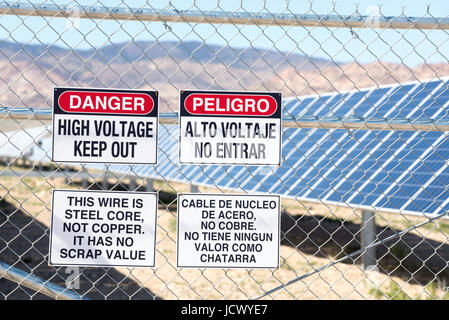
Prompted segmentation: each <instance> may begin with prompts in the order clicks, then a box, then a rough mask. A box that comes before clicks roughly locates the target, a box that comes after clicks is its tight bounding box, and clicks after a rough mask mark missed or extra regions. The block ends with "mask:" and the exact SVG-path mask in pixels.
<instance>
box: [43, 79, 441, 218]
mask: <svg viewBox="0 0 449 320" xmlns="http://www.w3.org/2000/svg"><path fill="white" fill-rule="evenodd" d="M447 81H448V80H447V79H442V80H431V81H428V82H416V83H406V84H401V85H393V86H385V87H381V88H370V89H364V90H356V91H354V90H353V91H350V92H343V93H331V94H324V95H320V96H308V97H301V98H298V99H293V98H292V99H285V100H284V116H294V117H296V118H319V119H325V118H327V119H333V120H335V121H338V120H339V119H349V118H362V119H405V120H407V121H412V122H413V121H416V120H420V121H447V120H449V116H448V113H447V108H448V102H449V89H448V83H447ZM448 134H449V132H438V131H392V130H373V131H370V130H361V129H351V130H346V129H322V128H312V129H305V128H284V129H283V140H282V158H283V162H282V165H281V166H280V167H267V166H259V167H245V166H221V165H188V166H187V165H179V164H178V128H177V125H161V126H160V141H159V149H160V152H159V161H158V163H159V164H158V165H157V166H150V165H134V166H132V171H133V172H135V173H136V174H138V175H141V176H147V177H150V178H156V179H157V178H161V177H163V179H164V180H171V181H178V182H185V183H192V184H196V185H205V186H216V187H218V188H220V189H223V190H232V191H237V192H244V193H270V194H279V195H281V196H283V197H289V198H295V199H298V200H304V201H314V202H317V201H318V202H323V203H329V204H332V205H344V206H351V207H358V208H369V209H377V210H381V211H393V212H402V213H409V214H422V213H425V214H441V213H443V212H445V211H446V210H448V209H449V200H448V199H449V190H448V188H447V186H448V185H449V168H448V162H447V161H448V157H449V139H448V137H447V136H448ZM48 147H50V146H48ZM48 154H49V152H48ZM36 156H37V157H39V155H38V154H36ZM41 157H42V155H41ZM89 167H96V168H100V169H101V168H103V166H102V165H94V164H92V165H89ZM108 168H109V170H111V171H115V172H120V173H130V170H131V169H130V166H129V165H110V166H109V167H108Z"/></svg>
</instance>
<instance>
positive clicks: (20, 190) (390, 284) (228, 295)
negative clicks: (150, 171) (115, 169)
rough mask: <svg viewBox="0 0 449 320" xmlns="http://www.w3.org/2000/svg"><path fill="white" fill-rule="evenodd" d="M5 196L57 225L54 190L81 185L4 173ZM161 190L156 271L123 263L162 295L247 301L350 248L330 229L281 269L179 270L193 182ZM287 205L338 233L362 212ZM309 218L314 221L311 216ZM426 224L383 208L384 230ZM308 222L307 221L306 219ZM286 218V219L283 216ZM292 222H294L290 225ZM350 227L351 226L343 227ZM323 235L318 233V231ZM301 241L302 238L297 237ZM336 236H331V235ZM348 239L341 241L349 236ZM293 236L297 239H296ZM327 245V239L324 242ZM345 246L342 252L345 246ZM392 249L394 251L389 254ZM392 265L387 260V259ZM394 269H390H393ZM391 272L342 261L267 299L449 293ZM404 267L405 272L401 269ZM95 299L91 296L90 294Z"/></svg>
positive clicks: (295, 246)
mask: <svg viewBox="0 0 449 320" xmlns="http://www.w3.org/2000/svg"><path fill="white" fill-rule="evenodd" d="M1 186H2V187H1V188H0V198H2V199H5V200H6V201H7V202H8V203H10V204H11V205H13V206H14V207H16V208H19V209H21V210H22V212H23V213H24V214H26V215H28V216H29V217H30V218H32V219H35V220H36V221H38V222H39V223H41V224H42V225H45V226H47V227H48V226H49V224H50V203H51V202H50V200H51V190H52V188H65V189H78V188H79V185H74V184H69V185H66V183H65V181H64V179H49V180H47V181H45V180H44V179H40V178H20V177H17V178H13V177H2V178H1ZM154 186H155V189H157V190H160V191H162V192H161V195H162V196H161V202H162V203H160V205H159V211H158V229H157V256H156V268H154V269H146V268H135V269H128V268H116V270H117V271H118V272H120V273H122V274H123V275H126V276H128V277H129V278H131V279H132V280H133V281H134V282H135V283H136V284H137V285H139V286H144V287H146V288H147V289H149V290H150V291H151V292H152V293H154V294H155V295H156V296H157V297H160V298H162V299H178V298H179V299H200V298H204V299H246V298H253V297H256V296H258V295H260V294H262V293H264V292H265V291H267V290H269V289H272V288H274V287H276V286H279V285H281V284H283V283H286V282H288V281H290V280H293V279H295V278H296V277H298V276H302V275H305V274H307V273H310V272H313V271H314V270H316V268H318V267H320V266H324V265H326V264H328V263H329V262H331V261H332V260H333V259H334V258H335V257H337V256H341V255H342V254H344V253H345V251H344V250H343V251H342V250H341V249H342V248H341V247H340V245H339V244H338V239H334V240H335V241H336V244H333V246H331V245H328V243H327V242H328V241H329V239H327V238H324V239H321V237H323V235H325V232H324V231H326V230H324V231H323V230H322V231H321V233H319V232H318V233H317V231H316V230H314V231H313V232H308V233H307V234H306V238H307V239H308V240H310V238H311V239H312V240H313V241H316V242H318V243H320V241H324V242H322V248H323V251H322V252H320V253H319V254H318V253H317V254H313V252H312V253H311V250H312V249H313V247H312V246H311V245H310V243H309V244H307V243H305V242H303V238H301V237H299V238H295V237H296V236H297V235H292V236H291V237H290V235H289V232H290V230H289V229H284V228H283V231H284V232H287V239H288V241H283V242H282V245H281V266H280V268H279V269H277V270H249V269H248V270H247V269H227V270H226V269H177V268H176V203H175V201H176V196H175V193H176V192H187V191H188V190H189V186H188V185H186V184H182V183H167V182H163V181H156V182H155V183H154ZM200 190H201V191H202V192H217V190H215V189H212V188H204V187H201V188H200ZM282 206H283V208H284V209H285V210H286V211H284V214H283V216H285V217H283V218H285V219H287V220H285V221H287V222H288V221H290V220H289V219H296V220H295V221H296V222H295V223H293V222H292V226H300V227H301V228H307V224H306V223H305V222H304V221H309V220H310V219H312V220H311V221H309V222H308V223H312V222H314V221H315V220H316V221H318V222H316V223H317V224H318V225H319V226H323V228H327V226H330V227H332V228H334V229H333V230H335V233H334V234H333V235H332V236H333V237H334V238H338V237H339V236H340V234H339V232H340V230H341V229H342V228H346V225H349V226H350V228H356V227H357V226H359V224H360V216H359V213H358V212H357V211H354V210H351V209H349V208H334V207H328V206H325V205H321V204H310V203H301V202H298V201H295V200H289V199H283V200H282ZM306 218H307V219H309V220H307V219H306ZM418 221H422V218H419V217H417V218H415V217H401V216H398V215H394V214H385V213H379V214H378V215H377V216H376V222H377V224H378V226H379V227H380V228H382V227H389V228H391V229H395V230H404V229H405V228H407V227H409V226H411V225H414V224H416V223H417V222H418ZM303 222H304V224H303ZM283 223H284V220H283ZM286 225H288V223H287V224H286ZM343 226H344V227H343ZM448 231H449V224H447V223H446V222H444V221H441V222H437V223H434V224H433V225H431V226H426V227H422V228H419V229H417V230H415V231H412V232H411V234H412V235H413V236H414V237H420V238H422V237H423V236H425V237H426V239H431V240H434V241H436V242H439V243H446V242H447V234H448ZM315 233H316V234H315ZM295 239H296V240H295ZM330 239H332V237H330ZM344 239H345V238H344V237H343V238H342V241H343V240H344ZM294 241H297V242H296V243H295V242H294ZM318 246H320V244H319V245H318ZM338 249H340V250H338ZM390 254H391V252H390ZM381 266H382V267H385V266H387V267H388V261H387V262H385V263H383V264H381ZM387 269H388V268H387ZM399 269H401V268H398V270H393V271H392V272H389V271H385V270H381V271H380V272H376V271H372V272H370V273H368V274H367V273H365V272H364V271H363V270H362V268H361V266H360V264H359V261H358V260H354V261H352V260H351V261H348V262H347V263H340V264H336V265H334V266H332V267H329V268H326V269H325V270H323V271H321V272H318V273H315V274H313V275H311V276H308V277H306V278H305V279H303V280H301V281H298V282H296V283H294V284H292V285H290V286H288V287H286V288H284V289H282V290H279V291H277V292H276V293H274V294H273V295H272V296H270V297H267V298H274V299H318V298H319V299H393V298H403V299H406V298H412V299H427V298H429V297H432V298H444V297H445V296H444V293H445V290H444V288H443V285H442V284H441V283H437V282H436V281H433V279H430V278H429V279H427V278H423V279H424V280H423V279H421V280H419V279H414V278H413V277H410V276H408V275H409V274H410V272H409V274H407V273H404V270H402V271H401V270H399ZM401 272H402V273H401ZM87 296H89V294H87Z"/></svg>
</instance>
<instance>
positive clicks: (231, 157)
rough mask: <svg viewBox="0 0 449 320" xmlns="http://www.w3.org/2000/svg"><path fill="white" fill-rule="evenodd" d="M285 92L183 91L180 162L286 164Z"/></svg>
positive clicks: (181, 99)
mask: <svg viewBox="0 0 449 320" xmlns="http://www.w3.org/2000/svg"><path fill="white" fill-rule="evenodd" d="M281 105H282V94H281V93H276V92H275V93H273V92H227V91H181V92H180V112H179V115H180V119H179V124H180V125H179V126H180V130H179V162H180V163H181V164H236V165H238V164H244V165H280V164H281V125H282V121H281V111H282V110H281Z"/></svg>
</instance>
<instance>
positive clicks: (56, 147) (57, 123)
mask: <svg viewBox="0 0 449 320" xmlns="http://www.w3.org/2000/svg"><path fill="white" fill-rule="evenodd" d="M157 136H158V93H157V91H143V90H122V89H85V88H55V89H54V98H53V151H52V159H53V161H57V162H81V163H133V164H135V163H137V164H156V163H157Z"/></svg>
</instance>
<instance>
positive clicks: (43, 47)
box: [0, 1, 449, 299]
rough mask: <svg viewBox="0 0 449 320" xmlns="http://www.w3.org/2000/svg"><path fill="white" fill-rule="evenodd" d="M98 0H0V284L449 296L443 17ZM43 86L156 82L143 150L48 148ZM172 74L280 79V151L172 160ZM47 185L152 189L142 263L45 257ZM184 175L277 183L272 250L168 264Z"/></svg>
mask: <svg viewBox="0 0 449 320" xmlns="http://www.w3.org/2000/svg"><path fill="white" fill-rule="evenodd" d="M107 5H108V7H106V6H105V4H103V3H102V2H100V1H68V2H66V3H61V2H58V1H42V2H41V3H35V2H24V1H23V2H14V1H10V2H0V38H1V40H0V103H1V105H2V106H1V109H0V160H1V162H0V176H1V177H0V296H1V297H2V298H3V299H50V298H56V299H84V298H88V299H258V298H264V299H446V298H449V293H448V288H447V280H449V273H448V262H447V261H448V258H449V246H448V244H447V242H448V234H449V223H448V222H447V221H446V220H445V215H446V214H445V212H446V210H447V202H448V201H446V199H447V196H448V192H449V190H447V185H448V182H449V175H448V174H449V169H448V168H447V165H448V163H447V160H448V155H449V146H447V140H448V139H447V129H448V128H449V127H448V125H449V123H448V121H447V120H449V119H447V116H448V115H447V107H448V103H447V101H449V100H448V98H449V88H447V86H448V85H447V78H445V77H446V76H449V64H448V53H449V43H448V39H449V37H448V32H447V29H448V28H449V19H447V18H446V17H436V16H434V15H433V14H432V11H431V8H428V9H427V10H425V11H423V14H422V16H419V17H409V16H407V13H406V9H403V10H402V14H399V15H397V16H394V17H391V16H386V15H384V14H383V12H382V10H381V8H380V7H377V6H368V7H366V8H363V10H362V8H359V7H355V8H351V10H350V11H348V8H347V7H344V6H343V4H342V6H339V5H338V4H335V5H333V6H332V7H330V8H328V10H327V11H326V12H323V9H322V8H316V6H315V5H314V4H312V3H310V4H306V5H304V4H302V6H299V4H297V3H296V2H288V1H287V2H283V3H274V2H270V1H268V2H261V3H259V4H257V5H255V4H254V3H249V1H248V3H245V1H242V2H240V1H238V3H233V4H231V2H229V3H224V2H220V1H218V2H214V3H213V4H211V3H210V2H207V3H206V2H205V3H200V1H184V2H183V3H182V4H174V3H172V2H171V1H168V2H163V1H162V2H161V3H159V4H158V6H157V7H155V4H154V3H153V2H150V1H136V2H135V3H134V1H133V2H132V3H131V2H130V1H114V2H111V4H109V2H108V4H107ZM343 12H344V14H343ZM54 86H67V87H102V88H132V89H137V88H139V89H149V90H158V91H159V93H160V100H159V101H160V110H161V115H160V135H161V137H160V141H159V149H160V159H159V162H158V164H157V165H156V166H148V167H145V166H138V165H132V164H130V165H120V166H118V165H105V166H103V165H98V166H94V165H87V164H81V165H80V164H72V165H70V164H64V165H62V164H58V163H53V162H51V160H50V159H51V143H50V142H49V141H51V139H50V138H51V129H50V128H51V123H50V121H51V107H52V93H53V87H54ZM181 89H200V90H212V89H213V90H234V91H239V90H241V91H276V92H282V93H283V96H284V110H283V119H284V121H283V155H282V159H283V162H282V165H281V166H280V167H279V168H274V167H265V166H264V167H259V168H257V167H253V168H249V167H240V166H239V167H233V166H225V167H223V166H179V165H178V164H177V117H176V113H177V111H178V104H179V101H178V95H179V90H181ZM52 189H73V190H119V191H125V190H127V191H128V190H130V191H153V190H154V191H157V192H158V193H159V204H158V226H157V237H156V240H157V245H156V251H157V254H156V267H155V268H151V269H149V268H122V267H120V268H104V267H103V268H98V267H95V268H87V267H49V266H48V246H49V225H50V209H51V190H52ZM182 192H200V193H221V192H236V193H244V194H251V193H254V192H262V193H272V194H280V195H281V196H282V215H281V249H280V255H281V259H280V261H281V263H280V267H279V268H278V269H276V270H271V269H270V270H263V269H257V270H256V269H182V268H177V267H176V223H177V222H176V221H177V220H176V216H177V193H182Z"/></svg>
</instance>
